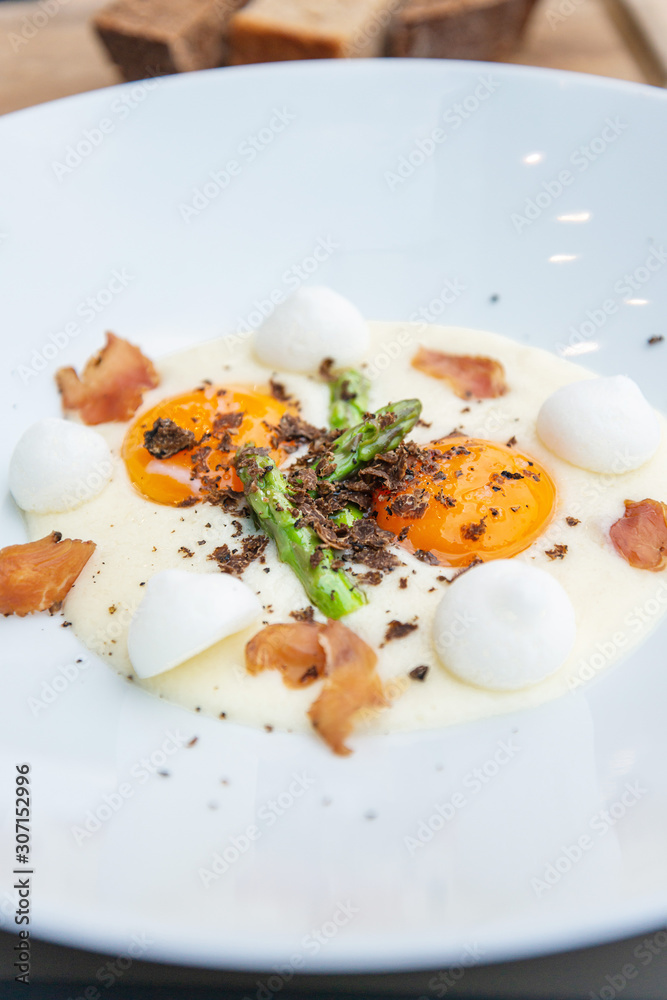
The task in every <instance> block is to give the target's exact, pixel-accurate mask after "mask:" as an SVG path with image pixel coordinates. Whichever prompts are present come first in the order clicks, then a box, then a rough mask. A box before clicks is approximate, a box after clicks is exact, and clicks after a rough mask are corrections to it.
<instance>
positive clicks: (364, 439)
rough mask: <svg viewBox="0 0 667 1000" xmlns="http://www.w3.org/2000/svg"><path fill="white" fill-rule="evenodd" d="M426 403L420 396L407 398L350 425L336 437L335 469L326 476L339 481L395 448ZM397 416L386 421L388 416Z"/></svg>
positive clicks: (334, 447) (334, 448) (410, 428)
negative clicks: (420, 399) (390, 420)
mask: <svg viewBox="0 0 667 1000" xmlns="http://www.w3.org/2000/svg"><path fill="white" fill-rule="evenodd" d="M421 410H422V405H421V403H420V402H419V400H418V399H403V400H401V402H400V403H390V404H389V406H383V407H382V408H381V409H380V410H378V411H377V413H375V414H374V415H373V416H371V417H369V418H368V419H367V420H362V421H361V423H359V424H356V425H355V426H354V427H350V428H349V430H347V431H345V432H344V433H343V434H341V436H340V437H339V438H337V439H336V441H335V443H334V445H333V448H332V449H331V450H332V452H333V460H334V463H335V468H334V469H333V471H332V472H330V473H328V474H327V475H325V476H323V477H322V478H323V479H324V480H326V481H328V482H330V483H337V482H339V481H340V480H341V479H346V478H347V476H351V475H352V473H354V472H357V471H358V470H359V469H361V468H362V467H363V466H364V465H368V463H369V462H372V461H373V459H374V458H375V457H376V456H377V455H380V454H382V453H383V452H385V451H393V449H394V448H397V447H398V445H399V444H400V443H401V441H402V440H403V438H404V437H405V435H406V434H407V433H408V432H409V431H411V430H412V428H413V427H414V425H415V424H416V423H417V421H418V420H419V414H420V413H421ZM388 416H391V417H394V418H395V419H394V420H393V421H392V422H391V423H386V421H385V420H384V419H383V418H384V417H388Z"/></svg>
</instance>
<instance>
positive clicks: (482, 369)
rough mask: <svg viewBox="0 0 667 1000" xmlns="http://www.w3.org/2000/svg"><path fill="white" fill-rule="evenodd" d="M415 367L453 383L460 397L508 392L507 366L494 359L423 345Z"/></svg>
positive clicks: (414, 363)
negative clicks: (452, 352) (438, 349)
mask: <svg viewBox="0 0 667 1000" xmlns="http://www.w3.org/2000/svg"><path fill="white" fill-rule="evenodd" d="M412 367H413V368H418V369H419V371H420V372H424V373H425V374H426V375H432V376H433V378H441V379H444V380H445V381H446V382H448V383H449V386H450V388H451V389H452V391H453V392H454V393H456V395H457V396H458V397H459V399H472V398H473V397H474V398H475V399H495V398H496V396H503V395H504V394H505V393H506V392H507V383H506V381H505V369H504V368H503V366H502V365H501V363H500V361H495V360H494V359H493V358H481V357H472V356H470V355H467V354H444V353H443V352H442V351H432V350H431V349H430V348H428V347H420V348H419V350H418V351H417V353H416V354H415V356H414V358H413V359H412Z"/></svg>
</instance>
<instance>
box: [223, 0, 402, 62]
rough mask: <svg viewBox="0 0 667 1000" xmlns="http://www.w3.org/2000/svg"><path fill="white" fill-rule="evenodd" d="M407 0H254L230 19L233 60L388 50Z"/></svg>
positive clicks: (331, 56)
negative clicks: (392, 30)
mask: <svg viewBox="0 0 667 1000" xmlns="http://www.w3.org/2000/svg"><path fill="white" fill-rule="evenodd" d="M401 2H402V0H250V3H249V4H248V5H247V6H246V7H245V8H244V9H243V10H242V11H240V12H239V13H238V14H235V15H234V17H233V18H232V20H231V23H230V28H229V49H230V62H231V63H235V64H239V63H259V62H280V61H282V60H286V59H344V58H350V57H356V58H363V57H367V56H378V55H383V54H384V51H385V46H386V38H387V31H388V27H389V24H390V23H391V20H392V16H393V14H394V12H395V11H396V10H397V9H398V7H399V6H400V4H401Z"/></svg>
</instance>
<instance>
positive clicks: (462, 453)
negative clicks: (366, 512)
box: [375, 437, 556, 566]
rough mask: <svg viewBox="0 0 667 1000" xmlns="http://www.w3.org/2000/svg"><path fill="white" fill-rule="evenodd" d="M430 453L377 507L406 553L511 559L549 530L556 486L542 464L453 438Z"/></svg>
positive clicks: (447, 561)
mask: <svg viewBox="0 0 667 1000" xmlns="http://www.w3.org/2000/svg"><path fill="white" fill-rule="evenodd" d="M429 448H430V449H431V460H430V461H429V462H428V463H427V466H426V467H424V466H422V467H421V468H419V469H418V470H417V474H416V477H415V478H414V479H413V480H412V481H411V482H410V483H409V485H407V486H406V489H405V491H403V492H401V493H399V494H398V495H396V494H394V495H392V497H391V498H389V497H388V496H387V494H385V493H379V494H378V496H377V499H376V502H375V507H376V510H377V520H378V524H379V525H380V526H381V527H382V528H386V529H387V530H388V531H393V532H394V534H395V535H397V536H398V539H399V541H400V542H401V544H402V545H403V546H404V547H405V548H407V549H408V550H409V551H411V552H421V553H424V552H427V553H431V554H432V555H433V556H435V557H437V559H438V560H439V561H440V562H441V563H442V564H443V565H445V566H462V565H467V564H468V563H469V562H470V561H471V559H473V558H474V557H478V558H481V559H508V558H509V557H510V556H514V555H516V554H517V552H522V551H523V550H524V549H527V548H528V547H529V546H530V545H531V544H532V543H533V542H534V541H535V539H536V538H537V537H538V536H539V535H540V534H541V533H542V532H543V531H544V529H545V527H546V525H547V524H548V522H549V521H550V519H551V517H552V515H553V511H554V504H555V501H556V487H555V486H554V483H553V480H552V479H551V477H550V475H549V474H548V472H547V471H546V469H545V468H544V467H543V466H542V465H541V464H540V463H539V462H537V461H535V460H534V459H531V458H529V457H528V456H527V455H524V454H522V453H521V452H519V451H516V450H515V449H513V448H510V447H508V446H507V445H502V444H497V443H495V442H493V441H482V440H476V439H474V438H465V437H453V438H448V439H445V440H444V441H437V442H434V443H433V444H431V445H430V446H429ZM406 500H407V503H406ZM406 508H407V510H406Z"/></svg>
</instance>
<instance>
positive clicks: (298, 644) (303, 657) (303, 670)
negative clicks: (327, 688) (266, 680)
mask: <svg viewBox="0 0 667 1000" xmlns="http://www.w3.org/2000/svg"><path fill="white" fill-rule="evenodd" d="M323 628H324V625H319V624H317V623H316V622H294V623H292V622H288V623H286V624H284V625H267V626H266V627H265V628H263V629H262V631H261V632H258V633H257V635H255V636H253V638H252V639H251V640H250V642H249V643H248V645H247V646H246V649H245V662H246V667H247V670H248V672H249V673H251V674H258V673H259V672H260V671H261V670H268V669H270V668H273V669H274V670H280V672H281V673H282V675H283V681H284V682H285V684H286V685H287V686H288V687H293V688H301V687H304V686H306V685H307V684H312V683H313V681H316V680H317V679H318V677H322V676H323V674H324V668H325V657H324V650H323V649H322V647H321V645H320V641H319V638H320V630H321V629H323Z"/></svg>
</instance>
